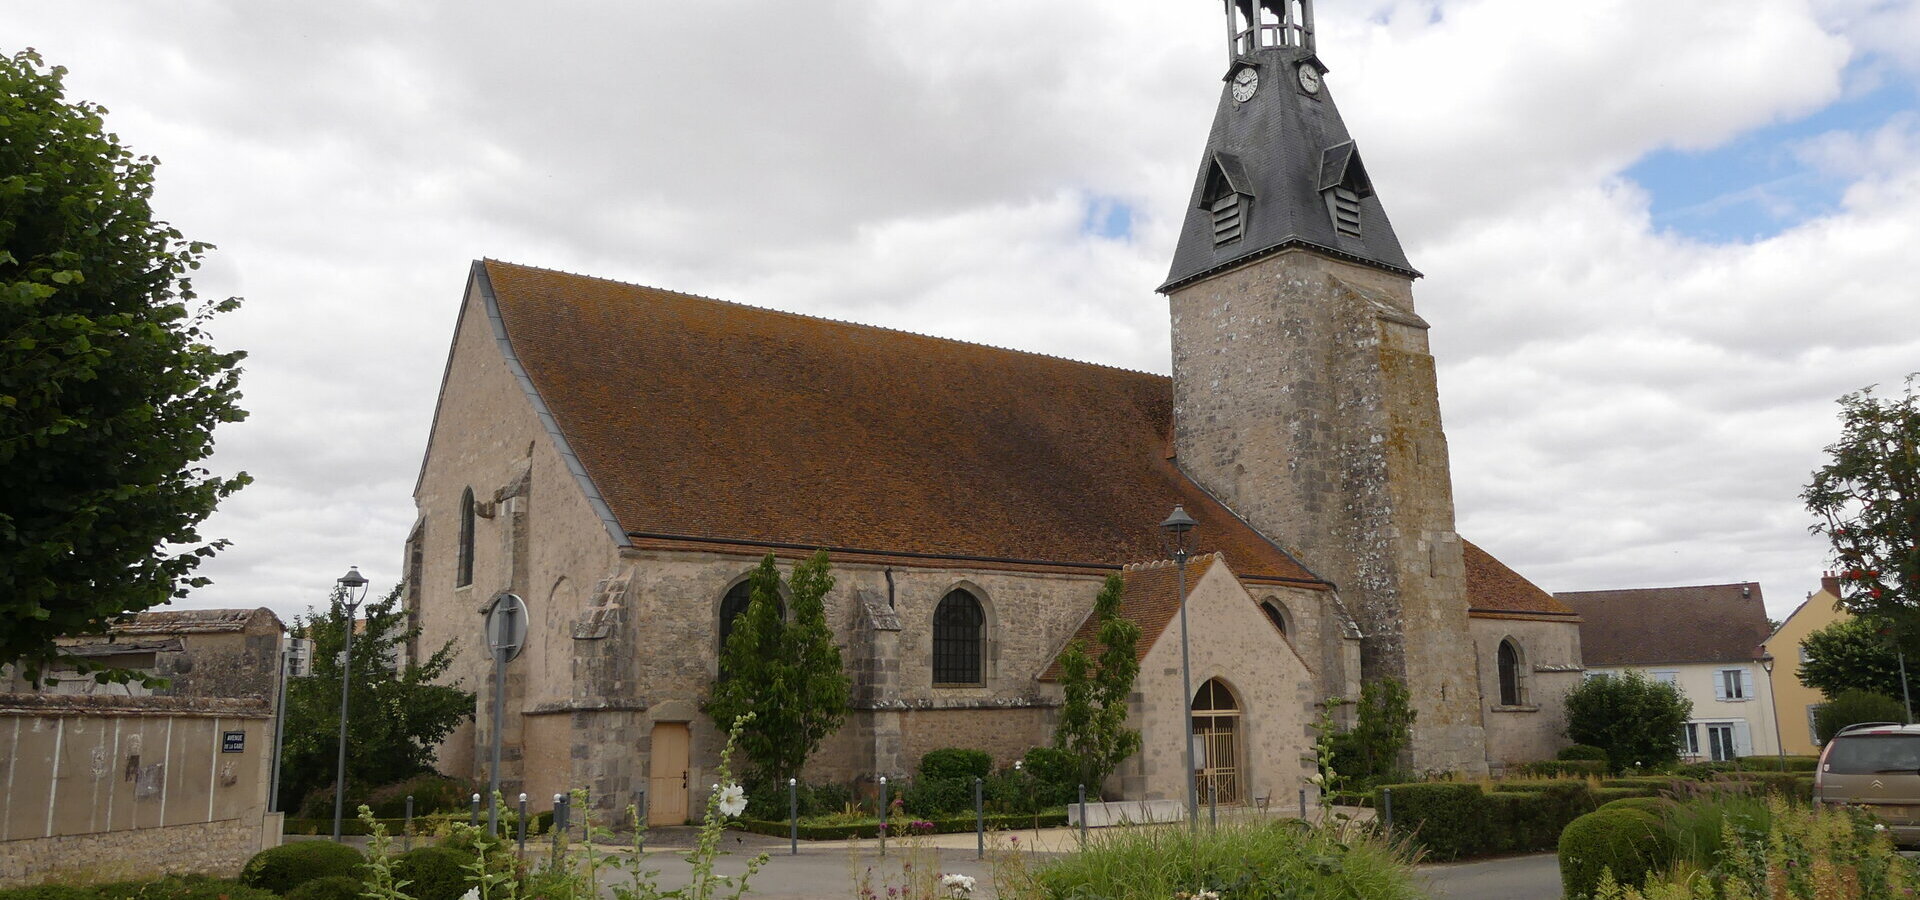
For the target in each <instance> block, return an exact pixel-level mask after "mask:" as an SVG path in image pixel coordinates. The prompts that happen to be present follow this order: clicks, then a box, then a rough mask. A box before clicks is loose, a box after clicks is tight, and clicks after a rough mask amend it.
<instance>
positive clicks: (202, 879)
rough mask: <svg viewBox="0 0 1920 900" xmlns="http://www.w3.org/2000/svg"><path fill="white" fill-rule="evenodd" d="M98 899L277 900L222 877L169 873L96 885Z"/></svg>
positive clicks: (272, 896) (256, 889) (95, 893)
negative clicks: (146, 879) (159, 877)
mask: <svg viewBox="0 0 1920 900" xmlns="http://www.w3.org/2000/svg"><path fill="white" fill-rule="evenodd" d="M93 892H94V896H95V897H98V898H99V900H277V895H275V894H274V893H272V892H271V891H266V890H262V889H260V888H253V887H247V886H246V885H243V884H240V883H238V882H235V881H229V880H227V879H224V878H208V877H207V876H205V875H168V876H167V877H165V878H162V879H160V880H159V881H119V882H114V883H112V884H102V885H95V886H94V888H93Z"/></svg>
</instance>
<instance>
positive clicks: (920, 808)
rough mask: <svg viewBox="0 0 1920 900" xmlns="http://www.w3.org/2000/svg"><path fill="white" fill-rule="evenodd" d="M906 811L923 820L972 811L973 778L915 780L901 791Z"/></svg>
mask: <svg viewBox="0 0 1920 900" xmlns="http://www.w3.org/2000/svg"><path fill="white" fill-rule="evenodd" d="M900 798H901V799H902V800H904V801H905V803H904V806H905V808H906V811H907V812H909V813H912V814H914V815H916V816H920V817H923V818H928V819H932V818H936V817H939V816H950V815H953V814H955V813H958V812H961V811H963V810H971V809H973V776H970V775H969V776H967V777H965V778H924V777H923V778H917V779H914V782H913V784H911V785H909V786H908V787H907V789H906V790H905V791H902V792H901V794H900Z"/></svg>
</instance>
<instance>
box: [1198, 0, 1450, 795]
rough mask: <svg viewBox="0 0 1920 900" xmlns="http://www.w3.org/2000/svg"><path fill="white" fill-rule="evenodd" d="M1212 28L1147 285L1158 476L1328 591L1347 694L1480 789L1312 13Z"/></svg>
mask: <svg viewBox="0 0 1920 900" xmlns="http://www.w3.org/2000/svg"><path fill="white" fill-rule="evenodd" d="M1224 11H1225V13H1226V21H1227V35H1226V37H1227V68H1226V73H1225V75H1224V76H1223V79H1222V80H1223V82H1224V83H1223V86H1222V89H1221V92H1220V106H1219V110H1218V112H1217V113H1216V114H1215V116H1214V123H1213V129H1212V131H1211V133H1210V134H1209V135H1208V137H1207V145H1206V150H1205V151H1204V152H1203V153H1202V154H1201V158H1200V167H1199V173H1198V175H1197V177H1196V178H1195V179H1194V186H1193V194H1192V200H1191V201H1190V202H1189V203H1188V205H1187V210H1186V217H1185V221H1184V223H1183V226H1182V229H1181V232H1180V238H1179V243H1178V246H1177V248H1176V250H1175V252H1174V257H1173V265H1172V267H1171V270H1170V271H1169V272H1168V275H1167V281H1166V283H1165V284H1163V285H1161V287H1160V292H1161V293H1164V294H1166V295H1167V298H1168V302H1169V306H1170V309H1171V314H1172V324H1173V383H1174V449H1175V454H1176V457H1177V461H1178V463H1179V465H1180V468H1181V469H1182V470H1183V471H1184V472H1185V473H1186V474H1187V475H1188V476H1189V477H1191V478H1193V479H1194V480H1195V481H1196V482H1198V483H1199V484H1200V485H1201V486H1203V487H1205V488H1206V489H1207V490H1208V491H1210V492H1212V493H1213V495H1214V496H1216V497H1218V498H1219V499H1220V500H1221V501H1222V502H1224V503H1226V504H1227V505H1228V506H1229V507H1231V508H1232V509H1233V510H1234V511H1235V512H1237V513H1238V514H1240V515H1241V516H1242V517H1243V518H1245V519H1246V520H1247V521H1249V522H1251V523H1252V524H1253V525H1254V526H1255V527H1256V528H1258V529H1260V530H1261V531H1262V532H1263V533H1265V534H1266V535H1267V536H1268V537H1270V538H1272V539H1274V540H1275V541H1277V542H1279V543H1280V544H1282V545H1284V546H1286V547H1287V548H1288V549H1289V550H1291V551H1293V552H1294V553H1295V554H1296V555H1297V556H1299V558H1300V559H1301V561H1302V562H1304V563H1305V564H1306V565H1307V566H1308V567H1309V568H1311V569H1313V570H1314V571H1315V572H1316V573H1317V574H1319V575H1320V576H1322V577H1324V578H1327V579H1329V580H1331V581H1333V582H1334V583H1335V584H1336V585H1337V587H1338V589H1339V594H1340V597H1341V600H1342V602H1343V603H1345V605H1346V607H1347V609H1348V610H1349V611H1350V612H1351V613H1352V614H1353V616H1354V618H1355V619H1357V620H1358V623H1359V625H1360V628H1361V630H1362V632H1363V638H1362V643H1361V672H1360V673H1359V674H1360V675H1361V677H1362V678H1364V679H1367V680H1372V679H1376V678H1382V677H1393V678H1399V679H1402V680H1404V681H1405V682H1406V684H1407V686H1408V689H1409V692H1410V693H1411V695H1412V699H1413V705H1414V709H1415V710H1416V711H1417V713H1418V718H1417V719H1416V721H1415V723H1414V741H1413V748H1412V753H1413V764H1414V766H1415V767H1416V768H1419V769H1436V770H1451V771H1460V772H1469V773H1475V772H1483V771H1485V768H1486V757H1485V741H1486V739H1485V731H1484V728H1483V726H1482V723H1481V722H1480V696H1479V687H1478V678H1477V677H1476V669H1475V661H1474V651H1473V643H1472V640H1471V638H1470V637H1469V635H1468V630H1467V600H1466V592H1465V578H1464V568H1465V566H1464V563H1463V561H1462V557H1461V543H1460V539H1459V536H1458V535H1456V534H1455V533H1454V530H1453V528H1454V515H1453V486H1452V480H1451V475H1450V473H1449V470H1448V462H1447V440H1446V435H1445V433H1444V432H1443V431H1442V429H1441V425H1440V403H1439V395H1438V390H1437V386H1436V382H1435V377H1434V362H1433V357H1432V356H1431V355H1430V353H1429V352H1428V346H1427V323H1426V322H1425V321H1424V320H1422V319H1421V318H1420V316H1419V315H1418V314H1417V313H1416V312H1415V311H1414V304H1413V280H1414V279H1415V278H1417V277H1419V273H1418V272H1416V271H1415V270H1414V269H1413V267H1412V265H1411V264H1410V263H1409V262H1408V261H1407V257H1406V254H1405V252H1404V251H1402V250H1401V248H1400V241H1399V238H1398V237H1396V236H1395V234H1394V231H1393V226H1392V224H1391V223H1390V222H1389V221H1388V220H1387V214H1386V210H1385V209H1384V208H1383V207H1382V206H1381V204H1380V198H1379V197H1378V196H1377V194H1376V193H1375V191H1374V185H1373V181H1372V179H1371V178H1369V177H1368V175H1367V169H1366V165H1365V164H1364V162H1362V159H1361V155H1360V151H1359V148H1358V147H1357V146H1356V145H1355V143H1354V141H1353V138H1352V137H1351V136H1350V135H1348V133H1347V129H1346V125H1345V124H1344V123H1343V122H1342V121H1341V119H1340V113H1339V110H1338V109H1337V108H1336V107H1335V105H1334V101H1333V94H1332V90H1331V88H1330V86H1329V85H1328V83H1327V78H1326V75H1327V72H1328V68H1327V66H1326V65H1325V64H1324V63H1322V62H1321V60H1320V58H1319V56H1318V52H1317V49H1316V42H1315V39H1314V22H1313V0H1224ZM1303 649H1304V648H1303ZM1320 656H1321V658H1323V659H1331V658H1332V657H1331V655H1330V654H1320Z"/></svg>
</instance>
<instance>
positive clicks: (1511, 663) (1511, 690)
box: [1499, 638, 1527, 706]
mask: <svg viewBox="0 0 1920 900" xmlns="http://www.w3.org/2000/svg"><path fill="white" fill-rule="evenodd" d="M1499 658H1500V660H1499V661H1500V705H1501V706H1519V705H1521V704H1523V703H1526V702H1527V700H1526V677H1525V676H1524V675H1523V674H1522V673H1521V671H1520V645H1518V644H1516V643H1514V641H1513V638H1507V639H1506V640H1504V641H1501V642H1500V651H1499Z"/></svg>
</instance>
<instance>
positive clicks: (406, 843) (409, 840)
mask: <svg viewBox="0 0 1920 900" xmlns="http://www.w3.org/2000/svg"><path fill="white" fill-rule="evenodd" d="M412 849H413V795H412V794H408V795H407V824H406V825H405V826H404V827H403V828H402V829H401V831H400V852H402V853H405V852H406V851H408V850H412Z"/></svg>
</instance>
